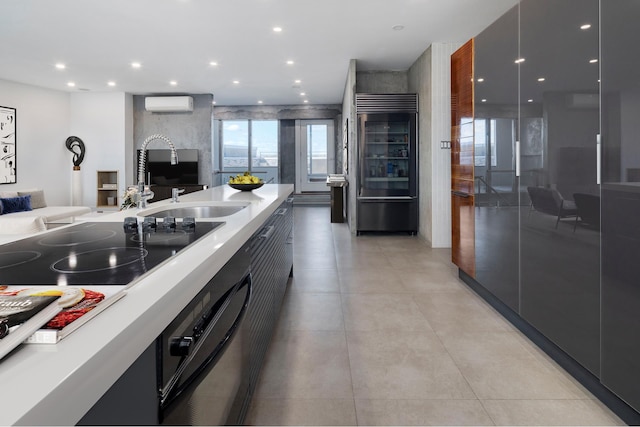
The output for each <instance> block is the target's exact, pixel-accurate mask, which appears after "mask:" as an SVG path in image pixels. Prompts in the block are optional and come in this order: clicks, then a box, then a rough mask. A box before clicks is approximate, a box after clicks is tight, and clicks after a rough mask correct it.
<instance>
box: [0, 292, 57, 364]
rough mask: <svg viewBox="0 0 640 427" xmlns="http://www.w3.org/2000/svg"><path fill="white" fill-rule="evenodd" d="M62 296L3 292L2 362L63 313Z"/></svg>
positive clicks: (0, 317)
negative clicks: (60, 301) (60, 300)
mask: <svg viewBox="0 0 640 427" xmlns="http://www.w3.org/2000/svg"><path fill="white" fill-rule="evenodd" d="M59 299H60V296H59V295H47V294H44V295H37V294H36V295H33V294H31V293H30V292H16V293H13V294H8V295H3V294H2V291H1V290H0V359H2V358H3V357H4V356H6V355H7V354H9V352H11V350H13V349H14V348H16V347H17V346H18V345H20V344H21V343H22V342H24V341H25V340H26V339H27V338H29V337H30V336H31V335H33V334H34V333H35V332H37V331H38V330H39V329H40V328H41V327H43V325H45V324H46V323H47V322H49V321H50V320H51V319H53V318H54V317H55V316H56V315H57V314H59V313H60V312H61V310H62V305H61V304H60V303H59Z"/></svg>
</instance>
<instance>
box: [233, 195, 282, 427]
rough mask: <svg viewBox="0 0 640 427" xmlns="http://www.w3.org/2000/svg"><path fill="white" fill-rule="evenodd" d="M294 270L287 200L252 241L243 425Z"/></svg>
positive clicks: (240, 419) (241, 412) (240, 420)
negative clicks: (247, 369) (247, 370)
mask: <svg viewBox="0 0 640 427" xmlns="http://www.w3.org/2000/svg"><path fill="white" fill-rule="evenodd" d="M292 269H293V198H292V197H289V198H288V199H287V200H286V201H284V202H283V203H282V204H281V205H280V206H279V207H278V209H276V211H275V212H274V213H273V214H272V215H271V216H270V217H269V218H268V219H267V220H266V221H265V222H264V224H263V225H262V227H261V228H260V229H259V230H258V231H257V232H256V233H255V234H254V235H253V237H252V238H251V278H252V295H251V302H250V304H249V309H248V311H247V328H246V330H245V331H243V333H244V334H245V339H247V340H248V343H249V344H248V347H247V348H248V350H249V351H248V353H247V354H246V355H245V357H246V358H247V363H248V366H249V375H248V376H247V378H245V381H244V384H243V385H242V391H241V393H243V394H244V396H245V398H244V400H243V401H244V406H243V408H242V410H241V411H240V417H239V419H238V420H237V422H238V423H239V424H241V423H242V421H243V419H244V416H245V415H246V411H247V410H248V405H249V403H250V402H251V397H252V395H253V391H254V389H255V386H256V384H257V382H258V377H259V376H260V370H261V368H262V364H263V361H264V357H265V354H266V352H267V349H268V347H269V343H270V342H271V336H272V335H273V330H274V328H275V325H276V322H277V320H278V318H279V315H280V307H281V306H282V299H283V298H284V294H285V291H286V289H287V283H288V279H289V276H290V275H291V273H292Z"/></svg>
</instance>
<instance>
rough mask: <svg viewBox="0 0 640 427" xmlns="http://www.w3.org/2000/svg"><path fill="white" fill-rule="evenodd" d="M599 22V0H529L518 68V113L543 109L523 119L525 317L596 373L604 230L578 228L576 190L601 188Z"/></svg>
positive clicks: (526, 0)
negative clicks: (546, 204) (548, 204)
mask: <svg viewBox="0 0 640 427" xmlns="http://www.w3.org/2000/svg"><path fill="white" fill-rule="evenodd" d="M550 11H553V13H550ZM598 22H599V19H598V0H524V1H522V2H521V3H520V56H519V57H520V58H522V59H523V61H522V62H520V63H519V64H518V65H517V66H518V68H519V70H520V94H521V96H520V107H521V112H525V111H528V112H530V113H533V112H537V114H528V117H526V123H527V126H529V125H533V123H537V125H535V126H531V128H529V129H527V130H526V131H525V130H524V129H523V127H525V117H523V116H524V114H521V123H520V126H521V135H520V162H521V177H520V187H521V191H522V199H523V203H522V208H521V210H520V272H521V275H520V290H521V295H520V315H521V316H522V317H523V318H524V319H526V320H527V321H528V322H529V323H531V324H532V325H533V326H535V327H536V329H538V330H539V331H540V332H542V333H543V334H544V335H545V336H546V337H547V338H549V339H550V340H551V341H553V342H554V343H555V344H556V345H558V346H559V347H560V348H562V349H563V350H564V351H565V352H567V353H568V354H569V355H570V356H572V357H573V358H574V359H575V360H577V361H578V362H579V363H580V364H582V365H583V366H585V367H586V368H587V369H589V370H590V371H591V372H592V373H594V374H595V375H598V373H599V369H600V358H599V346H600V315H599V305H600V235H599V231H598V230H597V229H583V227H580V228H574V226H575V223H576V215H577V210H576V207H575V197H574V195H575V194H577V193H585V194H590V195H594V196H596V197H597V196H599V193H600V191H599V186H598V183H597V180H596V178H597V177H596V141H597V136H598V134H599V133H600V120H599V111H600V110H599V101H598V98H599V97H598V92H599V87H598V79H599V67H598V59H599V46H598V34H599V31H598ZM586 24H589V25H590V27H589V28H586V29H581V26H583V25H586ZM592 61H594V62H592ZM543 79H544V80H543ZM534 156H539V159H537V161H535V160H533V157H534ZM548 196H550V198H548V200H549V202H551V206H552V207H554V206H555V210H554V209H552V210H546V209H544V208H543V206H544V205H542V206H541V204H542V203H543V202H544V200H545V198H547V197H548ZM554 202H555V203H554ZM559 214H560V219H558V215H559Z"/></svg>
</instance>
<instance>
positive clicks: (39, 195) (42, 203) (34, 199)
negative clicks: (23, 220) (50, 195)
mask: <svg viewBox="0 0 640 427" xmlns="http://www.w3.org/2000/svg"><path fill="white" fill-rule="evenodd" d="M18 196H31V209H39V208H46V207H47V202H46V200H45V199H44V191H42V190H31V191H18Z"/></svg>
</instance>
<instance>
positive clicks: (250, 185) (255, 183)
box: [228, 172, 264, 191]
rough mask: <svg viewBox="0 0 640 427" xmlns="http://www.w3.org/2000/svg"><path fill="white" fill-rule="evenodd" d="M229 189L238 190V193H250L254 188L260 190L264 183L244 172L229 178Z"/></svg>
mask: <svg viewBox="0 0 640 427" xmlns="http://www.w3.org/2000/svg"><path fill="white" fill-rule="evenodd" d="M228 184H229V187H231V188H233V189H235V190H240V191H252V190H255V189H256V188H260V187H262V186H263V185H264V181H262V180H261V179H260V178H258V177H257V176H253V175H251V174H250V173H249V172H245V173H244V174H242V175H240V174H238V175H236V176H232V177H229V182H228Z"/></svg>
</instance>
